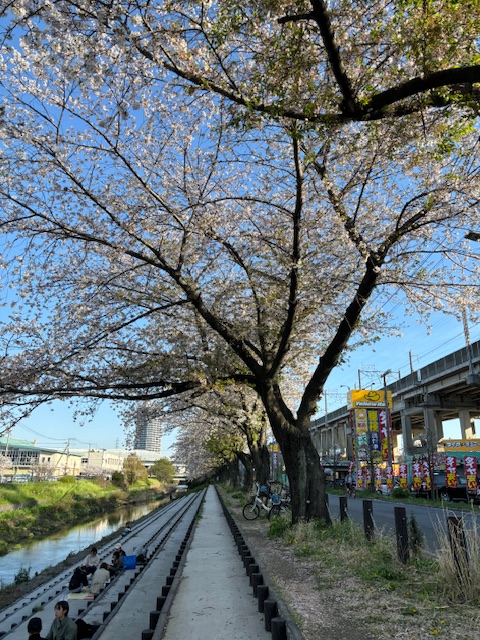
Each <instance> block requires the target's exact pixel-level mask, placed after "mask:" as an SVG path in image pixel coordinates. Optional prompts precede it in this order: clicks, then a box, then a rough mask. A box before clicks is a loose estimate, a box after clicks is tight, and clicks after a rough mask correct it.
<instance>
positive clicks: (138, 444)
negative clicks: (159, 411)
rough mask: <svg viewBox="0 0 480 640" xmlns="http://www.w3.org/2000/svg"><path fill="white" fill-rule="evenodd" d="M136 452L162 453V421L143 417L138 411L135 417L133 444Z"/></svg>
mask: <svg viewBox="0 0 480 640" xmlns="http://www.w3.org/2000/svg"><path fill="white" fill-rule="evenodd" d="M134 447H135V449H136V450H138V449H143V450H145V451H156V452H157V453H161V451H162V420H161V418H159V417H157V418H151V417H148V415H147V416H146V415H144V414H143V412H142V411H141V410H140V411H139V412H138V415H137V421H136V432H135V443H134Z"/></svg>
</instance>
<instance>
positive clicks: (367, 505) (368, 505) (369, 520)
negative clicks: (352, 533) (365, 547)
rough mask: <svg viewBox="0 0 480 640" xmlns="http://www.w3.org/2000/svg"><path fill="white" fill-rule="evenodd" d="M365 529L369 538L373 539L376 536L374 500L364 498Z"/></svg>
mask: <svg viewBox="0 0 480 640" xmlns="http://www.w3.org/2000/svg"><path fill="white" fill-rule="evenodd" d="M363 530H364V531H365V537H366V538H367V540H373V538H374V536H375V526H374V524H373V502H372V500H363Z"/></svg>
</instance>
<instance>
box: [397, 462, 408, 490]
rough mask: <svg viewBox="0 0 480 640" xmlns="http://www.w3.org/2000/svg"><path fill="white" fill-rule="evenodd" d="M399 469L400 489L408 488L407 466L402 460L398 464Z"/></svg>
mask: <svg viewBox="0 0 480 640" xmlns="http://www.w3.org/2000/svg"><path fill="white" fill-rule="evenodd" d="M399 471H400V474H399V478H400V487H401V488H402V489H408V467H407V465H406V464H405V463H404V462H402V463H401V464H400V468H399Z"/></svg>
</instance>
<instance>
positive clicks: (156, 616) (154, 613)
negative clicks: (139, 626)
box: [150, 611, 160, 629]
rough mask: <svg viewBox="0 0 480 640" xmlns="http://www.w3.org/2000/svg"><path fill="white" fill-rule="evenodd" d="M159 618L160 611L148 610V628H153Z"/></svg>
mask: <svg viewBox="0 0 480 640" xmlns="http://www.w3.org/2000/svg"><path fill="white" fill-rule="evenodd" d="M159 618H160V611H150V629H155V627H156V626H157V623H158V619H159Z"/></svg>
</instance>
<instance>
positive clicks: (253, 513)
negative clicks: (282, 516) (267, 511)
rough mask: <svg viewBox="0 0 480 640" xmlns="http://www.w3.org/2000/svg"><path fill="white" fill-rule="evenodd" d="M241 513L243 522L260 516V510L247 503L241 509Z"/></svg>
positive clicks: (255, 505) (256, 506) (253, 504)
mask: <svg viewBox="0 0 480 640" xmlns="http://www.w3.org/2000/svg"><path fill="white" fill-rule="evenodd" d="M242 513H243V517H244V518H245V520H255V519H256V518H258V516H259V515H260V510H259V508H258V505H257V504H255V502H253V503H252V502H249V503H248V504H246V505H245V506H244V507H243V511H242Z"/></svg>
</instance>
